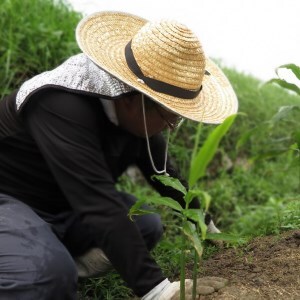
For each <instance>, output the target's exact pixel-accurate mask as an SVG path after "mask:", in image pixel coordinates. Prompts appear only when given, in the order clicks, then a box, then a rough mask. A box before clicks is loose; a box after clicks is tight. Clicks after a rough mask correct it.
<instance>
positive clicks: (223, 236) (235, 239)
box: [206, 233, 247, 244]
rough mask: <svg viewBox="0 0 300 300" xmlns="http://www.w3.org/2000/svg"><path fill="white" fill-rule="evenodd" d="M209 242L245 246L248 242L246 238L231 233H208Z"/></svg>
mask: <svg viewBox="0 0 300 300" xmlns="http://www.w3.org/2000/svg"><path fill="white" fill-rule="evenodd" d="M206 239H207V240H216V241H224V242H228V243H232V244H243V243H245V242H247V239H246V238H243V237H240V236H237V235H234V234H230V233H207V235H206Z"/></svg>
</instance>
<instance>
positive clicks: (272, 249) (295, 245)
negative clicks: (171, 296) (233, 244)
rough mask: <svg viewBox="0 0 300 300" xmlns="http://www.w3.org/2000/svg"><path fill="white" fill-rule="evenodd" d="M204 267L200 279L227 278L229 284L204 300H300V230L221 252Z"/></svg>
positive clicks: (255, 240)
mask: <svg viewBox="0 0 300 300" xmlns="http://www.w3.org/2000/svg"><path fill="white" fill-rule="evenodd" d="M202 267H203V270H202V272H201V276H219V277H224V278H227V279H229V283H228V285H227V286H226V287H225V288H223V289H221V290H219V291H218V292H215V293H214V294H212V295H208V296H201V297H200V299H201V300H213V299H217V300H225V299H226V300H229V299H239V300H252V299H253V300H260V299H272V300H273V299H274V300H275V299H276V300H277V299H284V300H296V299H297V300H300V230H296V231H289V232H285V233H283V234H281V235H278V236H268V237H260V238H256V239H254V240H253V241H252V242H250V243H249V244H247V246H245V247H243V248H235V249H234V248H227V249H222V250H221V251H219V252H218V253H217V254H215V255H214V256H212V257H210V258H209V259H208V260H206V261H204V262H203V266H202Z"/></svg>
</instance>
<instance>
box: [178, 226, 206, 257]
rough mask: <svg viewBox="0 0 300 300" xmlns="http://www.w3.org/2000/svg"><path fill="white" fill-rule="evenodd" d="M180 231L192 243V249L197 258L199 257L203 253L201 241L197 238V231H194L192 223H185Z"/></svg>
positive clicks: (194, 227)
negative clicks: (194, 250)
mask: <svg viewBox="0 0 300 300" xmlns="http://www.w3.org/2000/svg"><path fill="white" fill-rule="evenodd" d="M182 230H183V233H184V234H185V235H186V236H187V237H188V239H189V240H190V241H191V242H192V244H193V247H194V248H195V249H196V251H197V253H198V255H199V257H201V256H202V253H203V247H202V243H201V240H200V238H199V236H198V233H197V230H196V226H195V225H194V224H193V223H191V222H189V221H187V222H185V224H184V225H183V228H182Z"/></svg>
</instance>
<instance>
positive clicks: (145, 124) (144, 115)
mask: <svg viewBox="0 0 300 300" xmlns="http://www.w3.org/2000/svg"><path fill="white" fill-rule="evenodd" d="M142 105H143V117H144V128H145V134H146V141H147V149H148V154H149V158H150V162H151V165H152V168H153V170H154V171H155V172H156V173H157V174H164V175H167V176H169V174H168V173H167V158H168V145H169V139H170V128H168V135H167V141H166V150H165V163H164V169H163V170H161V171H159V170H157V168H156V167H155V165H154V161H153V158H152V154H151V149H150V142H149V136H148V129H147V123H146V112H145V101H144V95H143V94H142Z"/></svg>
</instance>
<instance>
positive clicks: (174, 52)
mask: <svg viewBox="0 0 300 300" xmlns="http://www.w3.org/2000/svg"><path fill="white" fill-rule="evenodd" d="M131 49H132V52H133V54H134V57H135V60H136V62H137V64H138V66H139V67H140V69H141V71H142V72H143V74H144V75H145V76H147V77H150V78H153V79H156V80H159V81H162V82H165V83H168V84H171V85H174V86H177V87H180V88H183V89H188V90H198V89H199V88H200V86H201V84H202V79H203V76H204V72H205V61H206V60H205V55H204V52H203V50H202V46H201V44H200V42H199V40H198V38H197V36H196V35H195V34H194V33H193V32H192V31H191V30H190V29H188V28H187V27H186V26H185V25H183V24H181V23H178V22H176V21H160V22H148V23H146V25H144V26H143V27H142V28H141V29H140V30H139V31H138V32H137V34H136V35H135V36H134V37H133V39H132V41H131Z"/></svg>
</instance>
